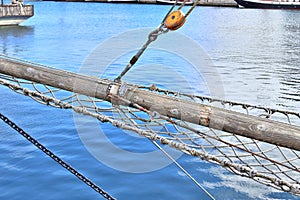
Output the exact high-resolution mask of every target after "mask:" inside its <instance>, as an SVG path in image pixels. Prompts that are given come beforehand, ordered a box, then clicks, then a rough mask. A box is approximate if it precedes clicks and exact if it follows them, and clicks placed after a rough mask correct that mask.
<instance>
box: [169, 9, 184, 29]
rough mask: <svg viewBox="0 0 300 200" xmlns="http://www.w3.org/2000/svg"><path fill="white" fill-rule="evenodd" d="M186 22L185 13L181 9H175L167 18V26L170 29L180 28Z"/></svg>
mask: <svg viewBox="0 0 300 200" xmlns="http://www.w3.org/2000/svg"><path fill="white" fill-rule="evenodd" d="M184 22H185V15H184V13H183V12H182V11H181V10H175V11H173V12H171V14H169V15H168V16H167V18H166V20H165V26H166V27H167V28H168V29H170V30H173V31H174V30H177V29H179V28H180V27H181V26H182V25H183V24H184Z"/></svg>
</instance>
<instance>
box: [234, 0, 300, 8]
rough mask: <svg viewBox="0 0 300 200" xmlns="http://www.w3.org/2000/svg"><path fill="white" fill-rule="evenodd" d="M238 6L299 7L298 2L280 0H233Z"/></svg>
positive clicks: (299, 3)
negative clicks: (281, 0) (282, 0)
mask: <svg viewBox="0 0 300 200" xmlns="http://www.w3.org/2000/svg"><path fill="white" fill-rule="evenodd" d="M235 1H236V2H237V3H238V4H239V5H240V6H243V7H245V8H262V9H300V2H280V1H248V0H235Z"/></svg>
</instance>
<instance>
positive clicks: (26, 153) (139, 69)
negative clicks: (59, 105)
mask: <svg viewBox="0 0 300 200" xmlns="http://www.w3.org/2000/svg"><path fill="white" fill-rule="evenodd" d="M30 3H33V4H34V6H35V16H34V17H33V18H31V19H29V20H27V21H26V22H24V23H23V24H22V25H21V26H19V27H0V38H1V42H0V51H1V52H0V53H2V54H5V55H9V56H13V57H17V58H21V59H25V60H29V61H32V62H37V63H40V64H44V65H47V66H53V67H56V68H60V69H64V70H69V71H73V72H81V73H88V74H93V75H96V76H104V77H108V78H114V77H115V76H116V75H117V74H118V73H119V72H120V71H121V69H122V68H123V67H124V66H125V65H126V64H127V62H128V61H129V59H130V57H131V56H132V55H133V54H134V52H135V51H136V49H137V48H138V47H139V46H140V45H142V44H143V41H145V40H146V38H147V33H148V31H150V30H152V29H154V28H155V27H157V26H158V25H159V23H160V22H161V20H162V18H163V17H164V14H166V12H167V11H168V9H169V8H170V7H169V6H161V5H146V4H108V3H107V4H106V3H71V2H69V3H65V2H30ZM299 21H300V12H298V11H284V10H255V9H253V10H250V9H238V8H211V7H197V8H196V9H195V10H194V11H193V13H192V14H191V15H190V16H189V17H188V19H187V22H186V23H185V25H184V26H183V27H182V28H181V29H179V30H178V31H176V32H174V33H167V34H165V35H163V36H161V38H159V39H158V40H157V41H155V42H154V43H155V44H153V46H151V47H152V49H149V51H146V52H145V55H143V56H142V57H141V59H140V60H139V61H138V63H137V66H135V67H134V68H133V70H132V71H130V72H129V74H128V76H126V77H125V79H126V80H128V81H130V82H134V83H139V84H151V83H155V84H156V85H159V86H161V87H164V88H171V89H175V90H181V91H190V90H191V89H192V92H197V93H201V94H206V95H210V94H211V95H213V96H218V97H221V98H224V99H228V100H234V101H238V102H245V103H250V104H255V105H261V106H266V107H272V108H276V109H281V110H290V111H295V112H299V110H300V103H299V101H300V87H299V85H300V70H299V60H300V24H299ZM114 38H117V39H118V43H114V42H112V43H110V42H111V41H115V40H114ZM178 38H180V39H178ZM106 42H107V43H106ZM126 45H129V47H130V48H131V49H128V51H124V52H122V51H120V52H121V54H119V55H115V54H114V53H115V52H118V51H119V50H120V49H122V48H123V47H127V46H126ZM164 45H165V46H164ZM167 47H169V48H170V49H168V48H167ZM176 49H179V51H175V50H176ZM172 50H174V51H173V52H172ZM95 52H98V53H99V52H100V53H99V54H95ZM95 56H96V57H97V59H96V62H92V64H93V65H92V66H91V63H90V61H91V60H92V61H93V59H95ZM111 59H113V60H111ZM193 61H195V62H196V63H197V66H196V67H195V66H194V67H191V66H193V64H195V63H194V62H193ZM107 63H108V64H107ZM104 64H107V65H105V66H103V65H104ZM195 68H196V72H195V71H193V70H195ZM0 94H1V100H0V111H1V113H3V114H4V115H6V116H8V117H9V118H11V119H12V120H13V121H14V122H16V123H17V124H19V125H20V126H21V127H22V128H23V129H25V130H27V131H28V132H29V133H30V134H32V135H33V136H34V137H35V138H37V139H38V140H39V141H40V142H42V143H43V144H44V145H45V146H46V147H48V148H49V149H51V150H52V151H53V152H55V153H56V154H58V155H59V156H61V157H62V158H63V159H65V160H66V161H67V162H68V163H70V164H71V165H72V166H73V167H75V168H76V169H78V170H79V171H81V172H82V173H83V174H85V175H86V176H87V177H89V178H90V179H91V180H93V181H94V182H95V183H97V184H98V185H100V186H101V187H103V188H104V189H105V190H106V191H108V192H109V193H111V194H112V195H113V196H115V197H117V198H118V199H209V198H208V197H207V196H206V195H205V194H204V193H203V192H202V191H201V190H200V189H199V188H198V187H197V186H196V185H195V184H194V183H193V182H192V181H191V180H190V179H188V178H187V177H186V176H184V175H183V173H182V172H181V171H180V170H179V169H178V168H177V167H176V166H175V165H174V164H171V165H169V166H168V167H166V168H163V169H160V170H157V171H153V172H148V173H141V174H135V173H126V172H120V171H118V170H115V169H112V168H110V167H107V166H106V165H104V164H103V163H101V162H99V161H98V160H96V159H95V158H94V157H93V156H92V155H91V154H90V153H89V152H88V151H87V150H86V149H85V147H84V145H83V144H82V142H81V140H80V138H79V136H78V134H77V130H76V127H75V123H74V120H73V113H72V112H71V111H66V110H59V109H53V108H50V107H46V106H43V105H40V104H38V103H36V102H34V101H32V100H31V99H29V98H27V97H24V96H22V95H18V94H16V93H13V92H12V91H10V90H8V89H7V88H4V87H0ZM108 128H109V127H108ZM0 130H1V133H0V152H1V153H0V185H1V186H0V199H17V200H18V199H45V200H46V199H47V200H48V199H49V200H50V199H84V200H89V199H102V197H101V196H99V195H98V194H97V193H95V192H94V191H93V190H91V189H90V188H88V187H87V186H86V185H84V184H83V183H81V182H80V181H79V180H77V179H76V178H75V177H74V176H72V175H71V174H70V173H69V172H67V171H66V170H65V169H63V168H62V167H61V166H59V165H58V164H57V163H55V162H54V161H52V160H51V159H49V158H48V157H46V156H45V155H44V154H43V153H41V152H40V151H39V150H37V149H36V148H35V147H33V146H32V145H31V144H29V143H28V142H27V141H25V140H24V139H23V138H21V137H20V136H19V135H17V134H16V133H15V132H14V131H13V130H12V129H10V128H9V127H7V126H6V125H5V124H3V123H0ZM116 131H118V130H116ZM120 141H123V139H122V138H121V137H120ZM127 142H128V141H127ZM126 145H127V146H126V147H127V148H128V149H131V148H132V149H138V148H142V147H139V146H134V145H136V144H131V143H130V142H128V143H127V144H126ZM139 150H141V149H139ZM112 159H116V160H118V159H120V158H118V157H112ZM178 162H179V163H181V164H182V166H183V167H184V168H185V169H186V170H188V171H189V172H190V173H191V174H192V175H193V176H194V177H195V178H196V179H197V180H198V181H199V182H200V183H201V184H202V185H203V186H204V187H205V188H206V189H207V190H208V191H209V192H210V193H211V194H212V195H213V196H214V197H215V198H216V199H297V198H296V197H294V196H292V195H289V194H286V193H281V192H279V191H275V190H272V189H271V188H267V187H264V186H262V185H259V184H257V183H255V182H253V181H251V180H248V179H244V178H241V177H237V176H234V175H231V174H229V173H227V172H226V171H225V170H224V169H221V168H220V167H218V166H216V165H213V164H208V163H206V162H203V161H199V160H198V159H195V158H190V157H188V156H182V157H181V158H180V159H179V160H178Z"/></svg>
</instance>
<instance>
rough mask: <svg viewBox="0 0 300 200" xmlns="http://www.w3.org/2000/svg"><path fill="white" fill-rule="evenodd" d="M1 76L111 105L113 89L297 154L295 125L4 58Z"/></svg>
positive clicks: (174, 113) (156, 108)
mask: <svg viewBox="0 0 300 200" xmlns="http://www.w3.org/2000/svg"><path fill="white" fill-rule="evenodd" d="M0 73H2V74H6V75H10V76H13V77H17V78H22V79H25V80H28V81H33V82H37V83H41V84H45V85H48V86H52V87H56V88H60V89H63V90H67V91H71V92H75V93H79V94H83V95H87V96H92V97H95V98H99V99H102V100H107V101H110V102H111V101H112V99H111V98H109V97H108V94H109V93H114V91H113V90H116V91H117V92H118V94H119V95H120V96H122V98H124V99H127V100H128V101H130V102H132V103H136V104H138V105H140V106H142V107H144V108H146V109H148V110H152V111H157V112H158V113H159V114H161V115H165V116H169V117H172V118H176V119H180V120H183V121H186V122H190V123H193V124H198V125H202V126H206V127H210V128H213V129H216V130H221V131H226V132H229V133H233V134H237V135H241V136H244V137H247V138H253V139H256V140H260V141H264V142H267V143H271V144H275V145H279V146H282V147H287V148H290V149H294V150H298V151H300V127H298V126H294V125H290V124H285V123H282V122H276V121H272V120H269V119H265V118H260V117H255V116H250V115H246V114H242V113H238V112H234V111H229V110H225V109H222V108H217V107H212V106H208V105H202V104H200V103H197V102H192V101H188V100H183V99H179V98H175V97H169V96H164V95H161V94H157V93H154V92H151V91H145V90H140V89H138V88H136V87H134V86H130V85H127V86H126V87H122V86H121V83H115V82H113V81H110V80H106V79H100V78H97V77H92V76H86V75H80V74H76V73H72V72H68V71H64V70H59V69H54V68H47V67H43V66H40V65H37V64H32V63H27V62H23V61H19V60H14V59H8V58H4V57H0ZM123 86H124V85H123Z"/></svg>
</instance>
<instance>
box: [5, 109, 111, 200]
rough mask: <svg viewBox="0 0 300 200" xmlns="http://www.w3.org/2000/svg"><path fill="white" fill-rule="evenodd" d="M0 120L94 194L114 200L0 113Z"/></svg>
mask: <svg viewBox="0 0 300 200" xmlns="http://www.w3.org/2000/svg"><path fill="white" fill-rule="evenodd" d="M0 119H2V120H3V121H4V122H5V123H6V124H8V125H9V126H10V127H11V128H13V129H15V130H16V131H17V132H18V133H20V134H21V135H22V136H23V137H25V138H26V139H27V140H28V141H29V142H31V143H32V144H33V145H34V146H36V147H37V148H39V149H40V150H42V151H43V152H44V153H45V154H47V155H48V156H49V157H51V158H52V159H53V160H55V161H56V162H57V163H59V164H60V165H61V166H63V167H64V168H66V169H67V170H68V171H69V172H71V173H72V174H74V175H75V176H76V177H77V178H79V179H80V180H81V181H83V182H84V183H85V184H87V185H88V186H90V187H91V188H92V189H94V190H95V191H96V192H98V193H99V194H101V195H102V196H103V197H104V198H106V199H109V200H114V199H115V198H114V197H112V196H110V195H109V194H108V193H107V192H105V191H104V190H103V189H101V188H100V187H99V186H97V185H96V184H94V183H93V182H92V181H90V180H89V179H88V178H86V177H85V176H84V175H82V174H81V173H80V172H78V171H77V170H76V169H74V168H73V167H71V166H70V165H69V164H67V163H66V162H65V161H63V160H62V159H61V158H59V157H58V156H56V155H55V154H54V153H52V152H51V151H50V150H48V149H47V148H46V147H45V146H43V145H42V144H41V143H39V142H38V141H37V140H36V139H34V138H33V137H32V136H30V135H29V134H28V133H26V132H25V131H24V130H23V129H21V128H20V127H18V126H17V125H16V124H15V123H14V122H12V121H10V120H9V119H8V118H7V117H5V116H4V115H2V114H1V113H0Z"/></svg>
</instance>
